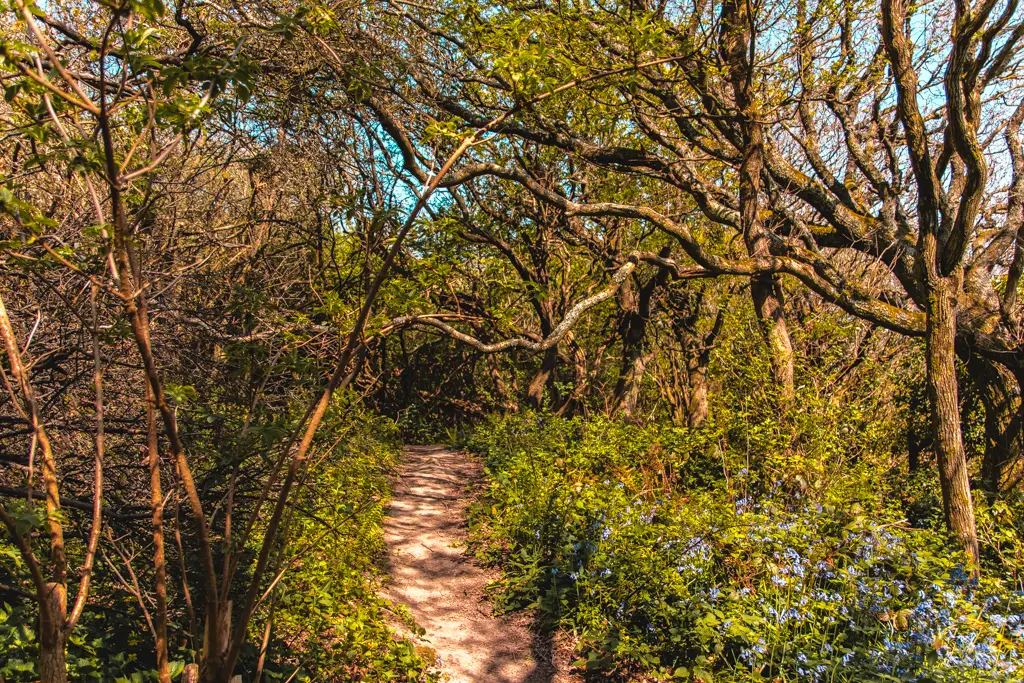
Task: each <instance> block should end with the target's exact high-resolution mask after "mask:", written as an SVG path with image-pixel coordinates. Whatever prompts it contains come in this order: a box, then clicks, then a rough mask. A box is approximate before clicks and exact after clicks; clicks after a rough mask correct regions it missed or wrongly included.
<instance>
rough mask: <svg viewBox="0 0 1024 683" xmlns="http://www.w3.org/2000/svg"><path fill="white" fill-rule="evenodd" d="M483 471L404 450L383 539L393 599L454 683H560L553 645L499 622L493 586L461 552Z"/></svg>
mask: <svg viewBox="0 0 1024 683" xmlns="http://www.w3.org/2000/svg"><path fill="white" fill-rule="evenodd" d="M478 476H479V466H477V465H476V464H475V463H473V462H472V461H471V460H470V459H469V458H468V457H466V455H465V454H463V453H457V452H454V451H448V450H445V449H444V448H442V447H440V446H414V447H410V448H408V449H407V450H406V453H405V457H404V459H403V464H402V469H401V473H400V474H399V477H398V480H397V481H396V482H395V491H394V495H393V497H392V502H391V508H390V510H389V513H388V518H387V520H386V522H385V527H384V533H385V538H386V540H387V544H388V547H389V549H390V553H389V570H390V574H391V577H392V581H391V584H390V586H389V588H388V597H389V598H390V599H392V600H394V601H395V602H399V603H403V604H405V605H407V606H408V607H409V610H410V611H411V612H412V615H413V617H414V618H415V619H416V622H417V623H418V624H419V625H420V626H422V627H423V628H424V629H426V632H427V633H426V637H425V639H424V641H425V642H424V643H423V644H425V645H427V646H429V647H431V648H433V649H434V650H435V651H436V652H437V654H438V657H439V658H440V661H441V667H442V670H443V671H445V672H446V673H447V674H448V675H449V676H450V677H451V681H453V683H464V682H469V681H472V682H474V683H476V682H485V681H486V682H490V681H494V682H495V683H547V682H549V681H554V680H555V678H554V673H555V671H554V669H553V668H552V667H551V665H550V664H549V663H548V662H549V661H550V659H549V657H550V654H547V655H544V654H540V653H549V652H550V647H549V646H548V644H547V643H546V642H544V641H543V640H540V639H539V636H536V635H534V634H532V633H531V632H530V631H529V630H527V629H526V628H524V627H522V626H521V625H518V624H515V623H513V622H511V621H509V620H507V619H503V618H499V617H494V616H492V615H491V613H490V605H489V604H488V603H487V600H486V598H485V597H484V594H483V591H484V587H485V586H486V585H487V583H488V581H489V580H491V579H492V578H494V577H493V575H491V574H490V573H489V572H487V571H486V570H484V569H482V568H480V567H478V566H476V565H475V564H473V562H472V561H471V558H470V557H469V556H467V555H465V554H464V552H463V550H462V548H460V547H456V546H457V544H458V543H459V542H461V541H463V540H464V538H465V529H464V511H465V507H466V505H467V504H468V502H469V499H470V492H469V490H468V485H469V484H470V483H471V482H472V481H473V480H474V479H475V478H476V477H478Z"/></svg>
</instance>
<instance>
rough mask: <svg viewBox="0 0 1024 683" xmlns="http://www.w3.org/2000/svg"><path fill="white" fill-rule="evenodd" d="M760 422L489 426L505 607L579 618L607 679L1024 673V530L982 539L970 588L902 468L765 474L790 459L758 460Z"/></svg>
mask: <svg viewBox="0 0 1024 683" xmlns="http://www.w3.org/2000/svg"><path fill="white" fill-rule="evenodd" d="M744 422H745V419H744V417H742V416H740V417H738V418H734V419H733V420H732V421H731V423H728V424H712V425H709V427H708V428H706V429H702V430H699V431H696V432H694V431H688V430H681V429H675V428H670V427H647V428H641V427H633V426H628V425H622V424H620V423H616V422H611V421H608V420H605V419H594V420H582V419H574V420H565V419H561V418H557V417H541V416H536V415H530V414H527V415H521V416H515V417H508V418H504V419H498V420H494V421H492V422H489V423H487V424H485V425H483V426H481V427H480V428H479V429H477V430H476V432H474V434H473V436H472V439H471V445H472V446H473V447H474V448H475V449H477V450H479V451H480V452H482V453H483V455H484V457H485V459H486V460H485V461H486V463H487V467H488V470H489V474H490V478H491V484H490V487H489V489H488V492H487V496H486V497H485V498H484V499H482V501H481V505H480V507H479V509H477V510H476V512H475V537H476V541H477V544H478V545H477V548H478V552H479V553H480V554H481V555H482V556H483V557H485V558H488V559H489V560H491V561H493V562H496V563H498V564H500V566H501V567H502V568H503V570H504V574H503V577H502V579H501V580H500V581H499V582H498V583H497V584H496V585H495V598H496V600H497V601H498V603H499V604H501V605H503V606H504V607H506V608H508V609H516V608H528V609H536V610H538V611H539V613H540V615H541V617H542V619H544V620H545V621H546V622H547V624H548V626H550V627H554V626H557V627H560V628H565V629H569V630H571V631H572V632H573V633H575V634H576V635H577V636H578V637H579V642H580V646H579V647H580V652H581V655H582V657H583V659H582V660H581V661H580V662H579V664H580V665H582V666H584V667H585V668H586V670H588V671H594V672H599V676H598V678H600V677H601V676H602V675H605V674H607V673H609V672H613V673H617V674H627V673H630V672H637V671H639V672H653V673H660V674H662V675H664V676H665V677H674V678H677V679H683V680H698V681H711V680H729V681H759V680H808V681H866V680H934V681H950V682H952V681H1012V680H1019V679H1020V677H1021V676H1022V675H1024V672H1022V669H1021V667H1022V661H1024V658H1022V653H1024V593H1022V592H1021V583H1020V581H1021V575H1020V573H1019V572H1020V569H1021V564H1020V561H1021V555H1020V552H1021V548H1022V545H1021V539H1020V538H1019V537H1017V536H1014V537H1013V539H1012V541H1010V543H1007V541H1008V540H1009V539H1007V538H1001V539H998V540H997V539H994V538H990V539H986V540H988V541H989V542H990V543H992V544H993V545H992V546H991V547H989V548H987V550H992V551H994V550H995V546H996V545H998V544H999V543H1000V542H1002V546H1001V548H1000V552H999V553H998V554H995V553H994V552H993V554H992V555H991V557H992V567H991V571H988V572H986V573H985V574H984V576H983V578H982V579H981V580H980V581H975V580H970V579H969V578H968V575H967V573H966V571H965V566H966V564H965V563H966V562H967V559H966V558H965V557H964V556H963V555H960V554H958V553H955V552H954V553H951V552H950V541H949V539H948V537H947V536H946V534H945V533H944V532H943V530H942V529H941V528H935V527H933V526H923V527H922V526H914V525H912V524H910V523H909V522H908V521H907V510H906V508H905V507H904V501H905V500H906V499H907V497H908V495H913V493H916V492H912V491H905V490H904V491H901V490H900V489H901V488H902V487H905V486H906V483H905V481H903V480H902V478H892V477H885V476H884V475H883V476H878V474H877V472H878V470H875V469H873V468H871V469H862V470H860V471H852V472H848V473H847V474H846V476H845V477H843V478H844V479H845V480H846V481H845V482H843V484H842V485H841V486H828V487H825V488H823V489H820V488H819V489H812V490H808V491H806V492H805V493H804V494H803V495H793V494H791V493H787V492H785V491H784V482H783V481H781V480H776V481H775V482H774V485H768V486H765V485H764V484H765V483H766V482H765V476H766V475H767V476H768V477H771V475H770V474H769V471H770V470H772V469H774V468H773V467H772V466H771V465H770V464H768V463H765V462H764V461H762V460H759V459H755V460H753V463H755V464H752V465H751V466H750V467H749V468H748V464H747V463H748V461H747V453H745V452H744V448H743V443H744V436H745V434H744V433H743V432H742V431H739V430H741V429H742V428H743V424H744ZM841 426H849V425H841ZM754 428H755V429H756V426H755V427H754ZM723 436H725V438H724V439H722V438H721V437H723ZM720 444H722V445H725V450H724V451H723V450H721V449H720V448H721V447H720ZM862 457H869V454H862ZM883 457H884V454H883ZM872 473H874V474H872ZM920 486H921V488H922V490H927V489H928V488H930V486H932V484H931V482H926V483H923V484H920ZM933 500H934V497H933ZM1010 514H1011V513H1010V511H1009V510H1008V509H1007V508H1005V507H1004V506H999V507H997V508H994V509H989V510H986V511H985V513H984V515H985V516H986V517H987V516H990V515H991V516H999V515H1004V516H1005V515H1010ZM1016 515H1017V519H1018V522H1017V523H1018V524H1019V523H1020V522H1019V515H1020V510H1017V511H1016ZM1005 521H1006V520H1005V519H1004V520H1001V522H1003V523H1005Z"/></svg>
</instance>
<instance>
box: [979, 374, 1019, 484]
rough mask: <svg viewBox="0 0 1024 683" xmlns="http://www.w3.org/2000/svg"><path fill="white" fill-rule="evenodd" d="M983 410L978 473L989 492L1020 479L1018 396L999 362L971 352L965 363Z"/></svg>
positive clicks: (1017, 389)
mask: <svg viewBox="0 0 1024 683" xmlns="http://www.w3.org/2000/svg"><path fill="white" fill-rule="evenodd" d="M967 368H968V371H969V373H970V375H971V379H972V380H973V381H974V383H975V385H976V386H977V388H978V393H979V395H980V397H981V403H982V406H983V407H984V409H985V459H984V461H983V463H982V467H981V473H982V480H983V481H984V484H985V488H986V489H987V491H988V492H989V493H990V494H997V493H1000V492H1002V491H1007V490H1010V489H1012V488H1014V487H1016V486H1017V485H1018V484H1020V482H1021V466H1022V462H1021V446H1022V442H1024V434H1022V431H1021V425H1022V419H1021V418H1022V416H1021V396H1020V385H1019V384H1018V382H1017V378H1016V377H1014V376H1013V373H1011V372H1010V371H1009V370H1007V369H1006V368H1005V367H1003V366H1002V365H999V364H997V363H993V362H992V361H990V360H986V359H984V358H982V357H980V356H978V355H976V354H972V355H971V356H970V358H969V360H968V364H967Z"/></svg>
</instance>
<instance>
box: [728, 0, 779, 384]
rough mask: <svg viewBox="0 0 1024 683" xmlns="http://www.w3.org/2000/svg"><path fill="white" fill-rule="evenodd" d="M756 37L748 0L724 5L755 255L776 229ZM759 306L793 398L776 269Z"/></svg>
mask: <svg viewBox="0 0 1024 683" xmlns="http://www.w3.org/2000/svg"><path fill="white" fill-rule="evenodd" d="M755 42H756V37H755V34H754V17H753V16H752V15H751V7H750V5H749V3H747V2H745V0H729V1H728V2H725V3H723V5H722V37H721V46H722V53H723V56H724V58H725V61H726V63H727V64H728V65H729V79H730V81H731V83H732V90H733V97H734V99H735V104H736V108H737V110H738V111H739V118H740V124H741V125H740V128H741V131H742V135H741V143H742V144H741V146H740V149H739V150H738V151H739V153H740V155H741V156H742V161H741V163H740V167H739V169H738V171H739V194H740V197H739V199H740V227H741V228H742V232H743V241H744V243H745V244H746V247H747V252H748V253H749V254H750V255H751V256H754V257H758V258H765V257H768V256H770V255H771V252H770V249H769V247H770V242H771V240H770V235H769V234H768V231H767V229H766V228H765V227H764V223H763V222H762V221H761V215H760V206H759V204H760V193H761V171H762V169H763V168H764V129H763V125H762V124H761V122H760V120H759V119H758V112H757V105H756V103H755V102H754V92H753V81H754V65H753V64H752V59H753V55H754V46H755ZM750 294H751V297H752V298H753V303H754V312H755V313H756V314H757V318H758V320H759V321H761V327H762V331H763V332H764V335H765V341H766V342H767V344H768V351H769V353H770V354H771V356H770V357H771V365H772V375H773V377H774V380H775V384H776V386H777V388H778V391H779V397H780V398H781V399H782V400H783V402H786V403H788V402H789V401H791V400H792V399H793V395H794V385H793V366H794V356H793V344H792V341H791V340H790V337H789V328H788V327H787V325H786V318H785V315H784V312H785V309H784V308H783V305H782V297H781V295H780V288H779V283H778V281H777V280H776V279H775V277H774V276H772V275H754V276H752V277H751V279H750Z"/></svg>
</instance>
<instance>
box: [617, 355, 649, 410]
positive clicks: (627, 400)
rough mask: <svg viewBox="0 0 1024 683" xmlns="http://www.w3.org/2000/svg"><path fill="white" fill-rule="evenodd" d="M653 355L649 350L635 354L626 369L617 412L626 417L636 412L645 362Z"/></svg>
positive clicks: (645, 368) (645, 367)
mask: <svg viewBox="0 0 1024 683" xmlns="http://www.w3.org/2000/svg"><path fill="white" fill-rule="evenodd" d="M653 357H654V354H653V353H650V352H647V353H638V354H636V356H635V357H634V358H633V362H632V364H631V365H630V367H629V369H628V371H627V376H626V381H625V386H624V389H623V391H622V397H621V399H620V402H619V412H620V413H621V414H622V416H623V417H625V418H626V419H632V418H633V417H634V415H635V414H636V405H637V403H638V402H639V400H640V389H641V388H642V386H643V380H644V374H646V372H647V364H648V363H650V362H651V359H652V358H653Z"/></svg>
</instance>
